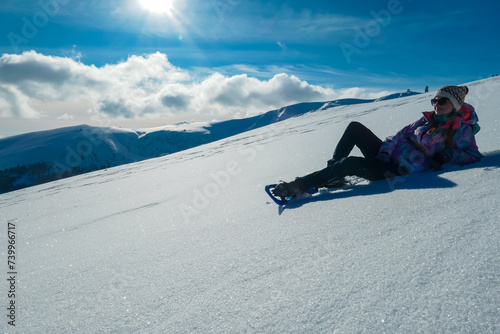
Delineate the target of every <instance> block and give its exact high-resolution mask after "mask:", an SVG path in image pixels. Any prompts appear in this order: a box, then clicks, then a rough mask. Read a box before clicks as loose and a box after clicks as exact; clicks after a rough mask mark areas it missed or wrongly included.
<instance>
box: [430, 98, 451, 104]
mask: <svg viewBox="0 0 500 334" xmlns="http://www.w3.org/2000/svg"><path fill="white" fill-rule="evenodd" d="M448 100H449V99H448V98H446V97H442V98H440V99H432V100H431V104H432V105H433V106H435V105H436V104H439V105H441V106H444V105H445V104H446V103H447V102H448Z"/></svg>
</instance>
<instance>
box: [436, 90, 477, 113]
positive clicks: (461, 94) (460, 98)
mask: <svg viewBox="0 0 500 334" xmlns="http://www.w3.org/2000/svg"><path fill="white" fill-rule="evenodd" d="M468 92H469V88H467V86H444V87H441V88H439V90H438V91H437V92H436V95H435V96H441V97H446V98H448V99H450V101H451V103H453V106H454V107H455V110H456V111H459V110H460V108H462V106H463V104H464V100H465V96H466V95H467V93H468Z"/></svg>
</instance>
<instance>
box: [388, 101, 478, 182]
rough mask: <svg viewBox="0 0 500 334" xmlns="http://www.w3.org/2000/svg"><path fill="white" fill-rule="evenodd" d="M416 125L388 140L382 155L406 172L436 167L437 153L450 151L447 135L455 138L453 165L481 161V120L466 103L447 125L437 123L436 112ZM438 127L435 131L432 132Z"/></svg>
mask: <svg viewBox="0 0 500 334" xmlns="http://www.w3.org/2000/svg"><path fill="white" fill-rule="evenodd" d="M423 114H424V116H423V117H422V118H421V119H419V120H418V121H416V122H415V123H413V124H410V125H408V126H406V127H404V128H403V129H402V130H401V131H399V132H398V133H397V134H396V135H394V136H391V137H387V139H386V140H385V141H384V142H383V144H382V146H381V148H380V150H379V152H385V153H388V154H389V155H390V156H391V158H392V159H393V160H394V161H395V162H397V163H399V164H400V166H401V167H402V168H404V170H405V171H407V172H409V173H412V172H420V171H424V170H427V169H431V168H435V167H436V162H435V161H434V159H432V157H433V156H434V154H436V153H438V152H440V151H442V150H444V149H446V148H447V144H446V143H445V139H446V135H447V134H451V135H453V142H452V145H451V146H450V147H449V149H451V152H452V157H451V161H450V162H451V163H453V164H456V165H460V166H463V165H467V164H471V163H473V162H476V161H479V160H480V159H481V158H482V155H481V153H479V150H478V148H477V145H476V139H475V137H474V135H475V134H476V133H477V132H478V131H479V125H478V124H477V122H478V117H477V114H476V112H475V111H474V107H472V106H471V105H470V104H467V103H465V104H464V106H463V107H462V108H461V109H460V111H459V112H458V113H457V116H455V117H452V118H451V119H450V120H448V121H447V122H446V123H444V124H437V123H436V122H435V120H434V113H433V112H424V113H423ZM432 128H436V130H435V131H429V130H430V129H432Z"/></svg>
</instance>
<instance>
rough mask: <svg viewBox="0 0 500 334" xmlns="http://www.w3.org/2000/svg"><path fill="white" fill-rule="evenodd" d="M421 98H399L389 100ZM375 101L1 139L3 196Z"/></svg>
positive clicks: (298, 106) (0, 190)
mask: <svg viewBox="0 0 500 334" xmlns="http://www.w3.org/2000/svg"><path fill="white" fill-rule="evenodd" d="M415 94H418V93H415V92H406V93H400V94H393V95H389V96H387V97H385V98H383V99H395V98H400V97H405V96H411V95H415ZM373 101H375V100H360V99H341V100H336V101H330V102H312V103H299V104H295V105H291V106H287V107H283V108H280V109H276V110H271V111H269V112H267V113H264V114H262V115H257V116H254V117H250V118H244V119H236V120H229V121H223V122H212V123H181V124H177V125H170V126H164V127H158V128H154V129H140V130H131V129H121V128H110V127H93V126H88V125H80V126H73V127H67V128H61V129H55V130H50V131H41V132H34V133H27V134H22V135H18V136H13V137H10V138H5V139H1V140H0V193H3V192H7V191H12V190H17V189H21V188H25V187H28V186H31V185H36V184H41V183H45V182H49V181H53V180H57V179H61V178H64V177H69V176H73V175H78V174H83V173H87V172H91V171H96V170H99V169H105V168H109V167H115V166H120V165H123V164H127V163H131V162H137V161H142V160H145V159H150V158H154V157H160V156H163V155H166V154H171V153H175V152H179V151H182V150H185V149H189V148H192V147H196V146H199V145H202V144H206V143H209V142H213V141H216V140H219V139H223V138H227V137H230V136H234V135H236V134H239V133H242V132H246V131H249V130H253V129H257V128H260V127H263V126H266V125H270V124H273V123H276V122H280V121H283V120H286V119H288V118H291V117H296V116H300V115H303V114H305V113H308V112H311V111H315V110H318V109H326V108H332V107H334V106H341V105H353V104H361V103H370V102H373Z"/></svg>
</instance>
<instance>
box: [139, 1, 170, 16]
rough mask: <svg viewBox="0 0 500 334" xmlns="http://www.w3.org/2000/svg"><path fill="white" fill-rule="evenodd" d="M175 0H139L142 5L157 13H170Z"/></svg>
mask: <svg viewBox="0 0 500 334" xmlns="http://www.w3.org/2000/svg"><path fill="white" fill-rule="evenodd" d="M174 1H175V0H139V3H140V4H141V6H142V7H144V8H145V9H146V10H149V11H150V12H153V13H157V14H163V13H165V14H170V13H171V12H172V10H173V7H174Z"/></svg>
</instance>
